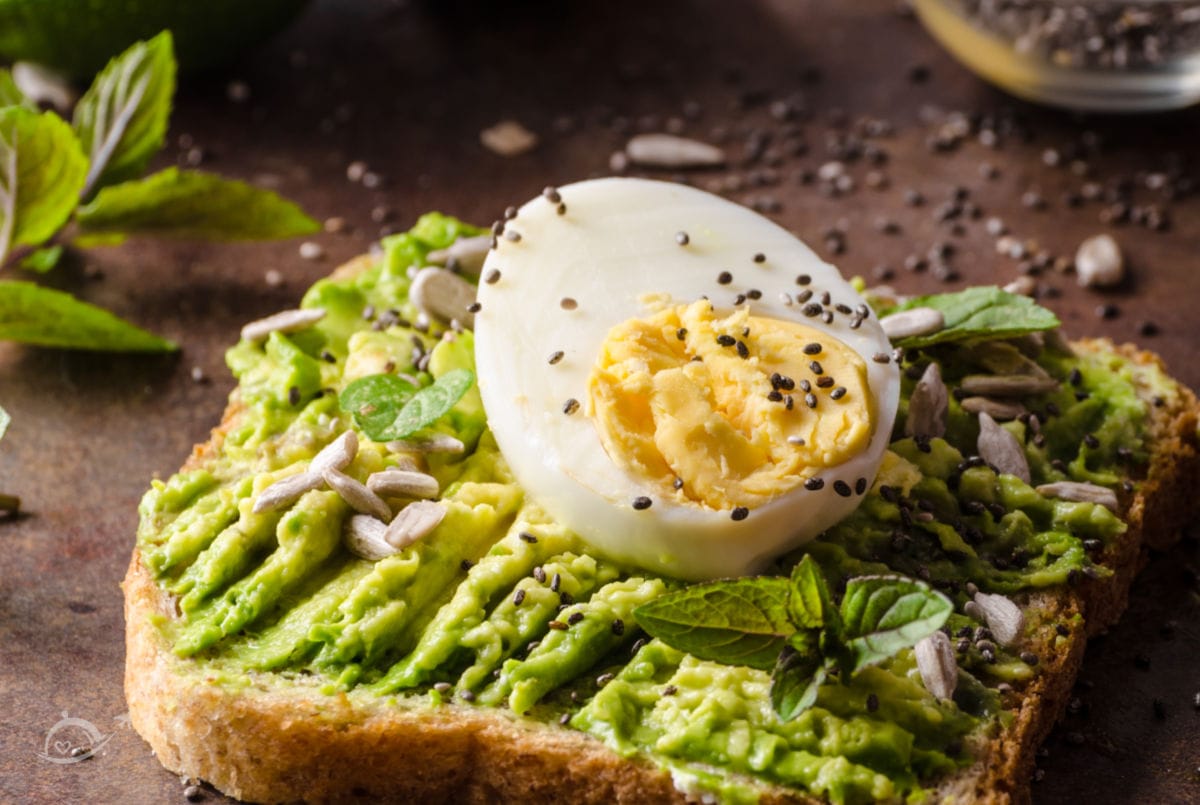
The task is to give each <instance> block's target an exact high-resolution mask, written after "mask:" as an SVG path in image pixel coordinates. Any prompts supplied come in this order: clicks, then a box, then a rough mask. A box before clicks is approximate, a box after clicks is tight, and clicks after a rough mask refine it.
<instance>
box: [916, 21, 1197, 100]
mask: <svg viewBox="0 0 1200 805" xmlns="http://www.w3.org/2000/svg"><path fill="white" fill-rule="evenodd" d="M912 3H913V7H914V9H915V10H916V12H917V15H918V16H919V17H920V19H921V21H922V23H924V25H925V27H926V28H927V29H928V30H929V32H930V33H931V34H932V35H933V36H934V38H936V39H937V40H938V41H939V42H940V43H941V44H942V45H943V46H944V47H945V48H946V49H947V50H949V51H950V52H951V53H952V54H953V55H954V56H955V57H956V58H957V59H958V60H959V61H961V62H962V63H963V64H965V65H966V66H967V67H969V68H970V69H971V70H973V71H975V72H976V73H978V74H979V75H981V76H983V77H984V78H986V79H988V80H989V81H991V82H992V83H994V84H996V85H998V86H1000V87H1001V88H1003V89H1005V90H1007V91H1009V92H1011V93H1013V94H1014V95H1018V96H1020V97H1023V98H1027V99H1029V100H1033V101H1039V102H1042V103H1048V104H1052V105H1054V106H1062V107H1067V108H1070V109H1081V110H1092V111H1108V112H1137V111H1153V110H1158V109H1172V108H1176V107H1181V106H1188V105H1190V104H1193V103H1195V102H1197V101H1200V0H912Z"/></svg>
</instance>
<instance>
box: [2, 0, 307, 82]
mask: <svg viewBox="0 0 1200 805" xmlns="http://www.w3.org/2000/svg"><path fill="white" fill-rule="evenodd" d="M306 2H307V0H250V1H249V2H247V0H0V60H3V59H8V60H12V61H17V60H22V61H33V62H38V63H39V64H44V65H46V66H48V67H52V68H54V69H56V70H59V71H61V72H63V73H65V74H67V75H68V76H71V77H73V78H77V79H83V80H86V79H89V78H91V77H92V76H93V75H95V74H96V73H97V72H99V70H100V68H102V67H104V65H105V64H106V63H107V62H108V60H109V59H110V58H112V57H113V56H115V55H116V54H118V53H120V52H121V51H123V50H124V49H125V48H127V47H128V46H129V45H131V44H133V43H134V42H135V41H137V40H139V39H149V38H150V37H152V36H154V35H155V34H157V33H158V32H159V31H162V30H164V29H170V30H171V33H172V34H174V36H175V53H176V56H177V58H178V59H179V64H180V68H181V69H182V70H183V71H187V72H197V71H201V70H205V69H207V68H210V67H213V66H216V65H219V64H222V63H225V62H228V61H230V60H231V59H232V58H234V57H235V56H236V55H237V54H238V53H240V52H241V51H243V50H245V49H246V48H247V47H250V46H252V45H254V44H256V43H258V42H260V41H262V40H263V39H264V38H266V37H267V36H269V35H270V34H272V33H274V32H275V31H278V30H279V29H281V28H282V27H283V26H284V25H286V24H287V23H288V22H289V21H290V20H291V19H292V18H293V17H295V16H296V14H297V12H298V11H299V10H300V9H301V8H302V7H303V6H304V5H305V3H306Z"/></svg>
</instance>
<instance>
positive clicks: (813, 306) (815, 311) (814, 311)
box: [800, 302, 821, 319]
mask: <svg viewBox="0 0 1200 805" xmlns="http://www.w3.org/2000/svg"><path fill="white" fill-rule="evenodd" d="M800 312H801V313H803V314H804V315H805V316H808V317H809V318H810V319H811V318H812V317H813V316H820V315H821V306H820V305H818V304H817V303H815V302H809V303H808V304H807V305H805V306H804V308H803V309H802V310H801V311H800Z"/></svg>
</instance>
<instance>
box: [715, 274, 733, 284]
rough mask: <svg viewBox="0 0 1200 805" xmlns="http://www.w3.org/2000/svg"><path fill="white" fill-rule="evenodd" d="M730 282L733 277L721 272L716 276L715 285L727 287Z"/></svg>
mask: <svg viewBox="0 0 1200 805" xmlns="http://www.w3.org/2000/svg"><path fill="white" fill-rule="evenodd" d="M731 282H733V275H732V274H730V273H729V272H728V271H722V272H721V273H720V274H718V275H717V284H718V285H728V284H729V283H731Z"/></svg>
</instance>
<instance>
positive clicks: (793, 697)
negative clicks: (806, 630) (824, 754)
mask: <svg viewBox="0 0 1200 805" xmlns="http://www.w3.org/2000/svg"><path fill="white" fill-rule="evenodd" d="M809 639H810V640H813V639H812V638H811V637H810V638H809ZM815 642H816V641H815V640H813V650H812V651H807V652H806V651H797V650H796V649H795V648H793V647H792V646H790V645H789V646H788V647H787V648H785V649H784V650H783V651H781V652H780V653H779V659H778V661H776V663H775V668H774V670H772V671H771V706H772V707H774V708H775V712H776V713H778V714H779V717H780V718H781V719H782V720H783V721H791V720H792V719H793V718H795V717H796V716H798V715H800V714H801V713H803V712H804V711H805V710H807V709H808V708H810V707H812V706H813V705H814V704H815V703H816V701H817V692H818V691H819V689H820V687H821V683H822V682H824V681H825V678H826V676H827V675H828V674H827V672H826V670H825V665H824V662H825V661H824V659H822V657H821V653H820V652H819V651H817V650H816V645H815Z"/></svg>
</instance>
